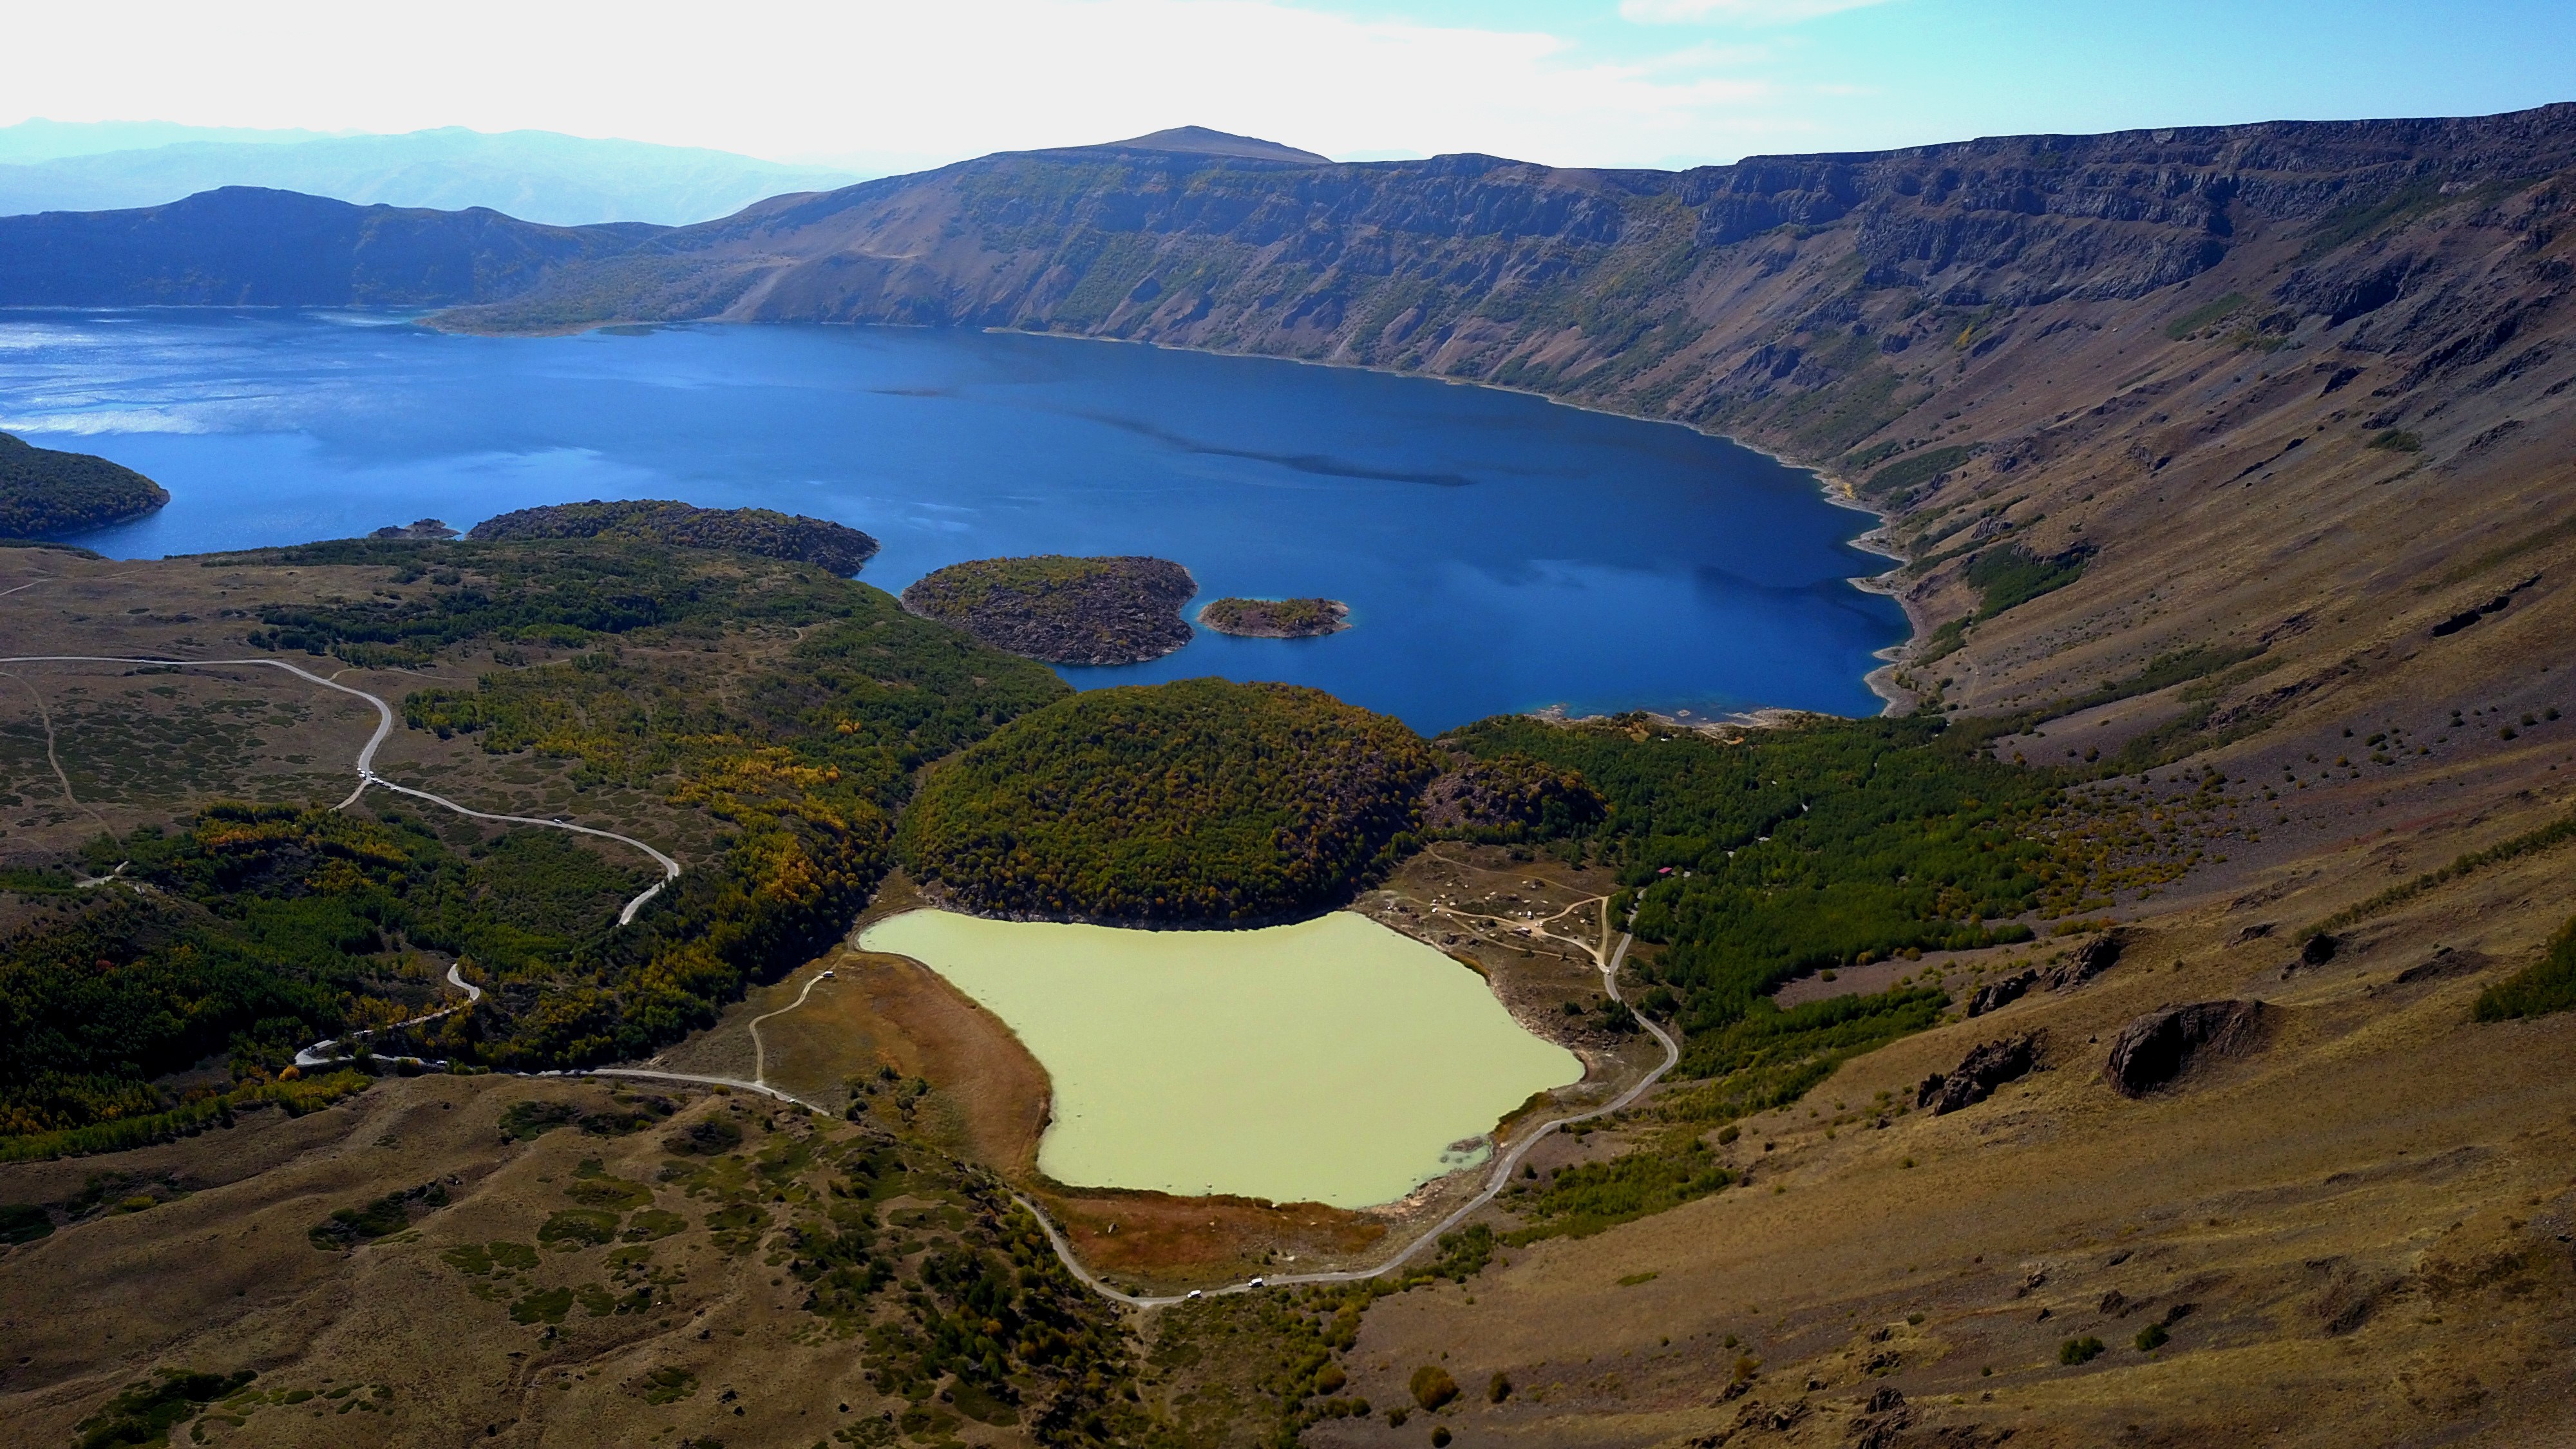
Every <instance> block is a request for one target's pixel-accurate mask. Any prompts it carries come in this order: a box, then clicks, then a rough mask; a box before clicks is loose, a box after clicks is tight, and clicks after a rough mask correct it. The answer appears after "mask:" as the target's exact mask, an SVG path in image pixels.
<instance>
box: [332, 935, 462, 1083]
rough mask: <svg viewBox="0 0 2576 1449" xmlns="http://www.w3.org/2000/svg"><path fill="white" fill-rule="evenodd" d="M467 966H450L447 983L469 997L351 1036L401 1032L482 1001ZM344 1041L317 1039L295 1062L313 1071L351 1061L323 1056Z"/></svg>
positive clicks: (352, 1037) (459, 964) (459, 963)
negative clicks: (470, 978)
mask: <svg viewBox="0 0 2576 1449" xmlns="http://www.w3.org/2000/svg"><path fill="white" fill-rule="evenodd" d="M463 965H464V963H462V962H456V963H452V964H450V965H449V966H448V968H447V984H448V985H450V986H453V987H455V988H456V989H457V990H459V991H462V992H464V993H465V999H464V1000H463V1001H460V1002H458V1003H456V1004H455V1005H454V1006H451V1007H448V1008H446V1009H444V1010H441V1011H433V1012H431V1013H430V1014H429V1015H427V1016H415V1017H413V1018H412V1019H411V1020H409V1021H397V1022H395V1023H394V1024H393V1025H391V1026H381V1027H375V1028H372V1029H370V1030H367V1031H359V1032H351V1033H350V1034H349V1039H350V1040H356V1039H359V1038H363V1037H371V1036H374V1035H375V1034H376V1033H377V1032H379V1031H399V1030H401V1029H402V1028H404V1027H406V1026H418V1025H420V1024H421V1023H422V1022H424V1021H436V1020H438V1019H439V1018H440V1017H442V1016H453V1015H455V1014H456V1013H457V1012H460V1011H463V1010H464V1009H465V1008H467V1007H469V1006H472V1005H473V1004H474V1003H476V1002H478V1001H481V1000H482V999H483V988H482V987H480V986H477V985H475V984H474V983H473V982H471V981H468V980H466V979H465V972H464V970H463ZM340 1042H341V1038H339V1037H325V1038H323V1039H322V1040H320V1041H317V1042H315V1043H314V1044H313V1045H311V1046H309V1047H305V1048H304V1049H303V1050H301V1051H298V1052H297V1053H296V1054H295V1064H296V1065H297V1066H299V1067H302V1068H304V1069H306V1070H308V1071H310V1070H311V1069H313V1068H315V1067H327V1066H330V1065H332V1064H334V1063H336V1062H345V1061H347V1060H349V1058H347V1057H343V1056H324V1055H323V1053H324V1052H326V1051H329V1050H330V1049H331V1048H333V1047H335V1046H338V1045H339V1044H340Z"/></svg>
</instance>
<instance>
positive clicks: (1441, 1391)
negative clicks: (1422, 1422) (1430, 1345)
mask: <svg viewBox="0 0 2576 1449" xmlns="http://www.w3.org/2000/svg"><path fill="white" fill-rule="evenodd" d="M1410 1387H1411V1388H1412V1390H1413V1401H1414V1402H1415V1403H1417V1404H1420V1405H1421V1406H1422V1407H1423V1408H1425V1409H1436V1408H1439V1407H1440V1406H1441V1405H1442V1404H1445V1403H1448V1402H1449V1401H1450V1400H1451V1399H1454V1398H1456V1397H1458V1381H1457V1380H1456V1379H1453V1378H1451V1377H1449V1371H1448V1370H1447V1369H1445V1368H1442V1367H1440V1366H1439V1365H1438V1364H1432V1363H1427V1364H1424V1365H1423V1366H1422V1367H1420V1368H1418V1369H1415V1370H1414V1371H1413V1381H1412V1383H1411V1385H1410Z"/></svg>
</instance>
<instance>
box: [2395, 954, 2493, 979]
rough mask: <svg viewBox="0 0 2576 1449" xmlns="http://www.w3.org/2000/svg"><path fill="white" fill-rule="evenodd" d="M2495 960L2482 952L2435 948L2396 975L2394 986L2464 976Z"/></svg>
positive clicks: (2483, 967)
mask: <svg viewBox="0 0 2576 1449" xmlns="http://www.w3.org/2000/svg"><path fill="white" fill-rule="evenodd" d="M2494 960H2495V958H2494V957H2493V956H2490V955H2488V954H2487V953H2486V952H2484V951H2458V950H2454V949H2452V948H2451V947H2449V946H2436V947H2434V948H2433V954H2432V955H2430V956H2428V957H2426V958H2425V959H2424V960H2423V961H2421V962H2419V963H2417V964H2415V965H2413V966H2409V967H2407V968H2406V969H2405V970H2403V971H2400V972H2398V973H2397V981H2396V984H2397V985H2399V986H2412V985H2414V984H2415V983H2416V982H2418V981H2440V980H2442V979H2444V978H2445V977H2451V976H2466V975H2468V974H2470V973H2471V972H2474V971H2481V970H2484V969H2485V968H2486V967H2487V966H2488V965H2489V964H2491V963H2492V962H2493V961H2494Z"/></svg>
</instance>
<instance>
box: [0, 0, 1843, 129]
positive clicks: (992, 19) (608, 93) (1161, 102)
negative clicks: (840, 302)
mask: <svg viewBox="0 0 2576 1449" xmlns="http://www.w3.org/2000/svg"><path fill="white" fill-rule="evenodd" d="M1657 3H1678V0H1657ZM1774 3H1775V4H1776V3H1778V0H1774ZM1798 3H1806V4H1814V3H1824V0H1798ZM439 15H440V20H439V23H438V24H437V25H434V26H431V25H422V24H420V23H419V16H418V14H417V13H416V12H415V11H413V10H409V9H404V8H401V7H381V6H352V5H348V4H346V3H345V0H329V3H321V0H240V3H235V4H229V5H223V6H208V5H204V4H202V3H200V0H188V3H173V0H138V3H134V4H130V5H126V6H119V7H100V6H80V5H62V6H44V7H29V8H28V12H27V13H26V14H24V15H22V16H19V17H16V18H15V19H14V20H13V23H12V34H11V49H12V54H13V55H14V56H15V57H16V59H17V60H18V61H19V64H18V65H17V66H15V67H14V68H13V75H12V82H11V85H10V87H9V95H8V97H7V99H6V100H5V101H0V106H5V107H7V108H8V109H9V110H10V111H13V112H15V113H16V114H15V115H6V114H0V123H5V122H7V121H10V120H14V119H17V118H18V117H20V116H34V115H43V116H50V117H53V118H55V119H58V120H108V119H141V118H147V117H149V118H155V119H166V120H173V121H184V122H188V123H191V124H197V125H235V126H308V127H318V128H323V129H332V130H363V131H407V130H414V129H418V128H421V127H427V126H440V125H463V126H469V127H472V128H474V129H476V130H483V131H499V130H509V129H515V128H529V129H538V130H551V131H563V132H569V133H572V134H575V135H587V136H619V137H625V138H629V139H633V140H641V141H655V142H662V143H666V144H674V145H695V146H712V147H717V148H720V149H724V150H729V151H739V152H744V153H747V154H750V155H755V156H766V157H771V158H774V159H780V160H805V159H816V160H821V159H830V160H837V161H848V160H851V159H856V158H862V157H864V158H870V159H872V160H873V161H874V163H875V167H876V169H909V168H911V167H915V166H925V165H935V164H939V163H942V162H946V161H952V160H957V159H961V158H963V157H967V156H973V155H978V154H981V153H984V152H988V151H995V150H1005V149H1019V148H1028V147H1041V146H1062V145H1073V144H1080V143H1084V142H1092V141H1103V140H1110V139H1115V138H1117V137H1122V136H1130V135H1135V134H1138V133H1140V132H1145V131H1153V130H1159V129H1161V128H1163V127H1166V126H1175V125H1204V126H1213V127H1216V128H1218V129H1221V130H1227V131H1236V132H1241V133H1244V134H1248V135H1256V136H1264V137H1268V138H1271V139H1274V140H1278V141H1282V142H1285V143H1287V144H1290V145H1294V146H1302V147H1305V148H1307V149H1309V150H1315V151H1321V152H1323V153H1325V154H1327V155H1346V154H1355V153H1367V152H1376V153H1381V154H1382V153H1385V152H1388V151H1399V150H1400V151H1412V152H1419V153H1424V154H1431V153H1438V152H1450V151H1482V152H1487V153H1492V154H1497V155H1504V156H1511V157H1516V158H1519V159H1525V160H1532V161H1543V162H1549V163H1554V164H1564V165H1610V166H1617V165H1641V164H1653V163H1654V162H1655V161H1656V160H1659V159H1661V158H1664V157H1668V156H1672V155H1676V154H1687V155H1694V156H1701V157H1707V156H1714V155H1718V154H1722V153H1723V152H1724V151H1725V150H1726V149H1727V145H1728V142H1729V138H1730V137H1731V136H1733V135H1734V134H1736V132H1737V131H1738V129H1739V126H1740V123H1743V122H1747V121H1754V122H1758V121H1759V120H1760V116H1759V115H1758V113H1759V112H1760V111H1762V110H1763V109H1765V108H1766V107H1767V106H1769V105H1771V104H1773V102H1774V101H1775V99H1776V98H1775V94H1774V90H1773V88H1772V87H1771V86H1770V85H1769V84H1768V83H1766V82H1765V81H1764V80H1762V79H1760V78H1758V76H1759V70H1758V68H1756V67H1752V66H1745V65H1740V64H1726V63H1723V62H1715V61H1712V63H1710V64H1707V65H1705V66H1697V65H1688V66H1673V65H1669V64H1656V63H1654V62H1653V61H1642V62H1636V63H1630V62H1625V61H1623V62H1620V63H1608V62H1604V61H1601V60H1599V59H1597V58H1594V57H1591V56H1587V55H1584V54H1582V53H1581V52H1580V51H1579V50H1578V49H1577V47H1576V46H1575V45H1574V43H1573V42H1571V41H1570V40H1568V39H1567V38H1565V37H1562V36H1558V35H1554V34H1549V33H1546V32H1544V31H1537V30H1507V29H1497V28H1481V27H1477V26H1472V25H1437V24H1430V23H1423V22H1410V21H1402V20H1366V19H1359V18H1354V17H1352V16H1348V15H1343V14H1334V13H1329V12H1319V11H1315V10H1308V9H1303V8H1300V7H1298V6H1296V5H1294V4H1289V3H1280V0H946V3H942V4H936V5H924V4H917V3H892V0H875V3H866V0H861V3H850V0H736V3H735V4H732V5H729V6H727V7H724V8H723V9H722V11H721V12H718V11H715V10H711V9H709V7H707V6H705V5H704V4H702V3H686V4H682V3H675V0H627V3H620V4H606V3H598V0H568V3H554V4H547V3H538V4H530V3H528V0H451V3H449V4H447V5H445V6H443V7H442V8H441V9H440V12H439ZM502 37H505V38H506V39H497V38H502ZM101 55H113V56H114V57H115V58H116V61H115V64H113V65H100V64H96V63H94V58H95V57H97V56H101ZM1748 129H1751V128H1748Z"/></svg>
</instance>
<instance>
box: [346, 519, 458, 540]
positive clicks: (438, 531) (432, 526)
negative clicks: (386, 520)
mask: <svg viewBox="0 0 2576 1449" xmlns="http://www.w3.org/2000/svg"><path fill="white" fill-rule="evenodd" d="M455 536H456V530H455V529H452V528H450V527H448V526H447V524H446V522H445V521H444V520H441V519H436V518H423V519H420V520H418V521H416V522H412V523H391V524H387V525H385V526H384V527H383V528H379V529H377V530H376V531H375V532H373V533H371V534H368V535H367V537H369V538H430V539H439V538H454V537H455Z"/></svg>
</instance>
